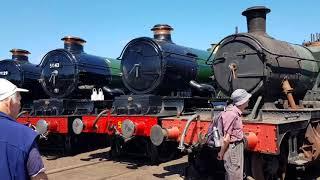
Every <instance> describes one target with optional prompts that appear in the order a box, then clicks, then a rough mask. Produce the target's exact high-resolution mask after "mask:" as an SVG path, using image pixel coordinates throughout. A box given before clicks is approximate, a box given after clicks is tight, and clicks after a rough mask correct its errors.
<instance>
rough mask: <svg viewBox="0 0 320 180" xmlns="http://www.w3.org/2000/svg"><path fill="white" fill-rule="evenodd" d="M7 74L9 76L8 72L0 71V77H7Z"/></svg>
mask: <svg viewBox="0 0 320 180" xmlns="http://www.w3.org/2000/svg"><path fill="white" fill-rule="evenodd" d="M8 74H9V72H8V71H0V75H1V76H6V75H8Z"/></svg>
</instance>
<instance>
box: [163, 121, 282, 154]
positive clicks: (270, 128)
mask: <svg viewBox="0 0 320 180" xmlns="http://www.w3.org/2000/svg"><path fill="white" fill-rule="evenodd" d="M186 122H187V120H186V119H183V117H180V118H172V119H171V118H166V119H163V120H162V128H164V129H170V128H173V127H176V128H178V129H179V132H180V133H179V137H178V138H177V139H176V141H178V142H179V141H180V138H181V134H182V132H183V129H184V127H185V125H186ZM209 124H210V121H201V120H198V121H193V122H192V123H191V124H190V126H189V129H188V131H187V134H186V137H185V142H184V143H185V144H189V145H192V144H195V143H196V142H197V141H198V135H200V136H204V135H205V133H206V132H207V131H208V127H209ZM243 127H244V132H245V135H250V134H251V135H255V136H250V137H249V138H250V140H252V141H250V143H256V144H255V145H252V144H251V146H250V147H251V149H250V150H251V151H255V152H262V153H266V154H276V153H277V152H278V149H279V148H278V143H277V126H276V125H273V124H262V123H245V122H244V125H243ZM252 133H254V134H252ZM253 137H254V138H253ZM171 140H174V139H172V138H171Z"/></svg>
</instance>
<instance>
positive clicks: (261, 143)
mask: <svg viewBox="0 0 320 180" xmlns="http://www.w3.org/2000/svg"><path fill="white" fill-rule="evenodd" d="M243 126H244V127H243V131H244V132H245V135H246V133H249V132H252V133H254V134H255V135H256V136H257V137H258V142H257V145H256V146H255V147H254V148H253V149H252V150H251V151H255V152H262V153H266V154H277V153H278V150H279V147H278V142H277V140H278V139H277V126H276V125H275V124H262V123H248V122H246V123H244V125H243Z"/></svg>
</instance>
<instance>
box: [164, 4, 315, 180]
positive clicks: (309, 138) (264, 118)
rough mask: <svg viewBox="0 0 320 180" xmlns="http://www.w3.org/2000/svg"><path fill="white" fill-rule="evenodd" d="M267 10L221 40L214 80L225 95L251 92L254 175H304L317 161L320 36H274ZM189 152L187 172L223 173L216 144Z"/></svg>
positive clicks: (248, 118) (249, 171) (248, 117)
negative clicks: (300, 40) (293, 40)
mask: <svg viewBox="0 0 320 180" xmlns="http://www.w3.org/2000/svg"><path fill="white" fill-rule="evenodd" d="M269 12H270V9H268V8H266V7H264V6H255V7H251V8H248V9H246V10H245V11H244V12H243V13H242V15H244V16H246V18H247V26H248V32H247V33H236V34H232V35H229V36H227V37H225V38H224V39H223V40H222V41H221V42H220V43H219V49H218V50H217V51H216V54H215V58H214V62H213V63H212V64H213V66H212V69H213V71H214V79H215V80H216V82H217V84H218V86H219V87H220V88H221V90H223V91H224V92H225V93H226V94H227V95H230V94H231V93H232V92H233V91H234V90H235V89H239V88H241V89H246V90H247V91H249V92H250V93H252V94H253V96H252V98H251V100H250V101H251V108H252V109H250V110H248V112H244V114H243V116H244V117H243V130H244V135H245V146H246V150H247V151H246V152H245V165H246V167H245V174H246V175H247V176H251V177H253V178H254V179H285V178H286V179H292V178H296V177H300V178H306V177H305V175H306V174H307V173H305V172H303V171H307V170H310V169H312V167H314V166H318V163H317V162H318V159H319V157H320V153H319V136H318V134H319V133H320V132H319V127H320V124H319V118H320V116H319V112H320V108H319V107H320V106H319V92H320V91H319V77H320V76H319V62H320V59H319V52H320V46H318V43H317V42H314V40H315V39H316V40H317V38H318V37H319V35H318V34H317V35H316V37H317V38H313V39H312V41H311V42H308V43H305V44H304V45H302V46H301V45H296V44H290V43H287V42H284V41H280V40H276V39H274V38H272V37H271V36H269V35H268V34H267V33H266V14H267V13H269ZM313 37H314V36H313ZM200 119H201V117H200ZM200 122H201V123H202V124H203V123H204V121H200ZM201 123H200V125H201ZM167 128H169V127H167ZM194 130H195V128H193V129H189V130H188V131H191V132H193V131H194ZM182 137H183V136H181V138H182ZM195 142H199V141H193V143H192V142H191V143H189V145H192V144H195ZM180 144H183V143H180ZM198 144H199V143H198ZM200 144H201V143H200ZM197 147H200V146H197ZM190 151H191V152H192V153H190V154H189V164H190V166H189V167H188V169H189V170H190V171H187V172H192V171H193V170H195V171H193V172H197V173H195V174H197V175H199V176H201V174H203V172H204V171H205V170H204V169H206V168H207V167H209V166H210V165H209V164H211V167H210V168H211V169H210V170H209V169H207V170H208V171H206V172H207V173H210V171H212V168H214V169H215V170H216V171H215V172H219V162H217V161H216V160H215V159H216V155H213V156H212V154H214V151H213V150H212V149H210V148H209V149H208V148H207V146H205V145H204V146H202V147H201V148H198V149H197V148H194V149H192V150H190ZM210 156H211V159H210ZM208 159H210V160H209V161H208ZM200 162H206V163H200ZM204 164H206V167H205V166H204ZM220 170H221V168H220ZM220 172H222V171H220ZM199 173H200V174H199ZM187 174H188V173H187ZM198 178H199V177H198ZM190 179H192V178H190ZM196 179H197V178H196Z"/></svg>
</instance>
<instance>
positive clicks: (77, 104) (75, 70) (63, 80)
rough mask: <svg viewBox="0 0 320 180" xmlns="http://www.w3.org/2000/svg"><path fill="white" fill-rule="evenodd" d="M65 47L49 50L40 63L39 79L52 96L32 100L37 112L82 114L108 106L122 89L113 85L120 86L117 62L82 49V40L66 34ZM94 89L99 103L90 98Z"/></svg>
mask: <svg viewBox="0 0 320 180" xmlns="http://www.w3.org/2000/svg"><path fill="white" fill-rule="evenodd" d="M61 40H63V41H64V49H55V50H52V51H50V52H48V53H47V54H46V55H45V56H44V57H43V59H42V61H41V63H40V68H41V78H40V82H41V85H42V88H43V90H44V91H45V93H46V94H47V95H48V96H49V97H50V98H51V99H41V100H37V101H35V102H34V104H35V112H36V114H38V115H40V114H42V115H44V114H47V115H52V114H55V115H58V114H85V113H91V112H93V111H94V109H95V108H98V109H103V108H105V107H111V105H112V102H111V101H104V98H106V99H109V100H111V99H112V98H113V96H115V95H117V94H119V93H120V94H121V93H122V94H123V93H124V92H123V90H121V89H113V87H115V85H114V84H116V85H119V86H120V87H119V88H122V87H121V86H122V83H121V82H119V80H120V78H119V77H120V75H121V74H120V73H119V63H117V62H115V61H117V60H114V59H111V58H103V57H98V56H94V55H90V54H87V53H85V52H84V50H83V44H84V43H85V42H86V41H85V40H83V39H81V38H78V37H71V36H66V37H64V38H62V39H61ZM95 92H98V93H100V94H103V95H102V97H103V98H100V99H99V101H100V102H99V103H95V102H94V101H92V100H91V95H92V94H93V93H95Z"/></svg>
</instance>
